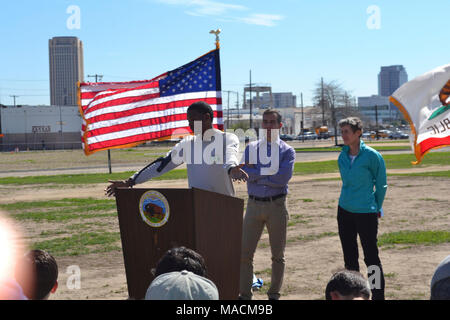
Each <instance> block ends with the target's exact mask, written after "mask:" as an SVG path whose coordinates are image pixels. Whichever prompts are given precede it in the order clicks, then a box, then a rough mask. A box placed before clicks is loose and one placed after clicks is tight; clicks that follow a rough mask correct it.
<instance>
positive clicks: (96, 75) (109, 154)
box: [88, 74, 112, 174]
mask: <svg viewBox="0 0 450 320" xmlns="http://www.w3.org/2000/svg"><path fill="white" fill-rule="evenodd" d="M88 78H95V82H98V80H99V79H100V81H101V80H102V78H103V75H102V74H94V75H88ZM108 171H109V174H111V173H112V170H111V151H110V149H108Z"/></svg>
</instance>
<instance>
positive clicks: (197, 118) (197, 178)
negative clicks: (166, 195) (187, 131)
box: [105, 101, 248, 196]
mask: <svg viewBox="0 0 450 320" xmlns="http://www.w3.org/2000/svg"><path fill="white" fill-rule="evenodd" d="M213 117H214V113H213V110H212V108H211V106H210V105H209V104H207V103H206V102H203V101H198V102H195V103H193V104H192V105H191V106H189V108H188V110H187V119H188V122H189V127H190V128H191V130H192V131H193V132H194V135H193V136H192V135H189V136H186V137H185V138H183V139H182V140H181V141H180V142H179V143H178V144H177V145H175V147H174V148H173V149H172V150H171V151H169V152H168V153H167V155H166V156H165V157H162V158H159V159H157V160H156V161H154V162H152V163H151V164H149V165H148V166H146V167H144V168H143V169H141V170H140V171H138V172H136V173H135V174H134V175H133V176H131V177H130V178H129V179H127V180H125V181H109V182H110V183H111V184H110V185H109V186H108V187H107V188H106V190H105V191H106V194H107V195H108V196H111V195H114V194H115V191H116V188H118V187H128V188H130V187H132V186H134V185H136V184H139V183H143V182H145V181H148V180H150V179H152V178H156V177H159V176H161V175H163V174H164V173H166V172H168V171H170V170H172V169H174V168H176V167H178V166H179V165H181V164H182V163H186V166H187V173H188V183H189V188H192V187H194V188H198V189H203V190H208V191H213V192H217V193H221V194H225V195H229V196H234V194H235V193H234V187H233V183H232V180H241V181H246V180H247V179H248V175H247V174H246V173H245V171H243V170H242V169H241V166H239V160H238V152H239V139H238V137H237V136H236V135H234V134H232V133H228V132H222V131H220V130H217V129H214V128H213V126H212V123H213Z"/></svg>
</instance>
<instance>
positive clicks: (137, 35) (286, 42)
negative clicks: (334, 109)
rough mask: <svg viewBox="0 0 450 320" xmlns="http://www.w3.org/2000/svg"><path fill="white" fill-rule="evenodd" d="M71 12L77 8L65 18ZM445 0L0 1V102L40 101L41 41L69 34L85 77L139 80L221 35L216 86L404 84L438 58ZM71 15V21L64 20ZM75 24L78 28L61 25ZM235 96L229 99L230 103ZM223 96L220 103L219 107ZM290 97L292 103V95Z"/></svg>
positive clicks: (371, 89)
mask: <svg viewBox="0 0 450 320" xmlns="http://www.w3.org/2000/svg"><path fill="white" fill-rule="evenodd" d="M70 6H76V7H77V8H79V12H80V15H79V16H78V17H79V19H75V18H74V15H73V14H74V12H73V11H69V12H68V8H69V7H70ZM449 9H450V3H449V1H448V0H430V1H404V0H396V1H376V0H370V1H365V0H358V1H356V0H354V1H351V0H348V1H345V0H342V1H331V0H317V1H306V0H278V1H263V0H260V1H256V0H244V1H237V0H229V1H228V0H217V1H215V0H128V1H124V0H90V1H84V0H69V1H65V0H40V1H32V0H16V1H7V2H6V1H5V2H2V4H1V6H0V26H1V28H0V41H1V48H2V49H1V50H0V103H3V104H8V105H10V104H12V103H13V100H12V98H11V97H10V95H18V96H19V97H18V98H17V103H18V104H49V103H50V98H49V81H48V79H49V71H48V40H49V39H50V38H52V37H54V36H77V37H78V38H80V39H81V40H82V41H83V45H84V64H85V67H84V72H85V80H91V79H88V78H86V76H87V75H91V74H95V73H97V74H103V75H104V77H103V81H131V80H141V79H149V78H153V77H154V76H157V75H159V74H161V73H163V72H165V71H168V70H171V69H174V68H176V67H179V66H181V65H183V64H185V63H187V62H189V61H191V60H193V59H195V58H197V57H199V56H200V55H202V54H204V53H206V52H208V51H209V50H211V49H213V48H214V36H213V35H211V34H209V31H210V30H211V29H217V28H220V29H222V33H221V34H220V43H221V53H220V54H221V68H222V89H223V90H231V91H239V92H240V95H241V97H240V101H241V102H242V93H243V86H244V84H246V83H248V82H249V70H251V71H252V82H255V83H268V84H270V85H271V86H272V90H273V92H289V91H290V92H293V93H294V94H296V95H297V96H299V95H300V92H302V93H303V97H304V104H305V105H309V104H310V103H311V100H312V96H313V89H314V87H315V84H316V83H317V82H319V81H320V78H321V77H323V78H324V79H325V81H330V80H337V81H339V82H340V83H341V84H342V86H343V87H344V88H345V89H347V90H348V91H350V92H351V94H352V95H354V96H356V97H358V96H367V95H371V94H377V91H378V89H377V75H378V72H379V70H380V66H382V65H383V66H385V65H394V64H402V65H404V66H405V68H406V71H407V73H408V76H409V79H412V78H414V77H416V76H418V75H420V74H422V73H424V72H426V71H429V70H431V69H433V68H435V67H437V66H440V65H444V64H447V63H449V62H450V61H449V60H450V55H449V45H448V37H446V36H448V32H446V30H447V28H448V24H447V23H446V22H447V21H448V12H449ZM74 19H75V20H74ZM68 20H69V22H72V23H73V22H76V21H79V22H80V25H79V28H78V27H77V26H76V25H73V26H75V28H72V29H70V28H68V26H67V22H68ZM234 99H235V95H234V94H233V95H232V96H230V103H231V104H234V101H235V100H234ZM226 102H227V101H226V100H224V105H225V104H226ZM298 102H300V99H298Z"/></svg>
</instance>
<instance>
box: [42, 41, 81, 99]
mask: <svg viewBox="0 0 450 320" xmlns="http://www.w3.org/2000/svg"><path fill="white" fill-rule="evenodd" d="M48 52H49V71H50V104H51V105H60V106H76V105H77V82H78V81H80V82H81V81H84V62H83V42H82V41H81V40H79V39H78V38H77V37H53V38H52V39H49V41H48Z"/></svg>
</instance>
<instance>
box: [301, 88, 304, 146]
mask: <svg viewBox="0 0 450 320" xmlns="http://www.w3.org/2000/svg"><path fill="white" fill-rule="evenodd" d="M300 101H301V104H302V122H301V123H300V134H301V135H302V142H305V135H304V134H303V133H304V125H305V124H304V120H305V119H304V115H303V112H304V111H303V92H301V93H300Z"/></svg>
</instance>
